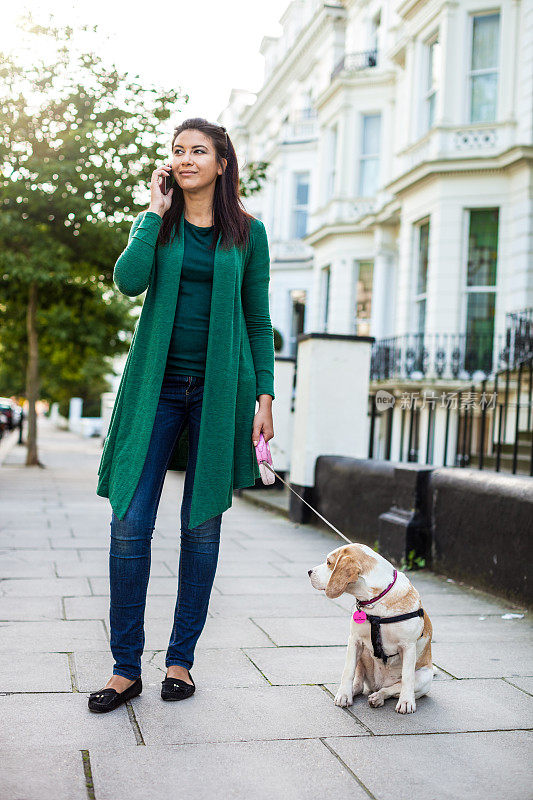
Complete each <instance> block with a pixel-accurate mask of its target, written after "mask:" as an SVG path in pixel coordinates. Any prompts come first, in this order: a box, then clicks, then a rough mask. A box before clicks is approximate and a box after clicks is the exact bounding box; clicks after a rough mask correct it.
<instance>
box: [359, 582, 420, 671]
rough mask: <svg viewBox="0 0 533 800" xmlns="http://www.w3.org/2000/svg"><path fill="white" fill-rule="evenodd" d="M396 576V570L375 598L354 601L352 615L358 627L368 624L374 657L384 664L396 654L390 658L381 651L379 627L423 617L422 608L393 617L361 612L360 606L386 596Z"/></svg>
mask: <svg viewBox="0 0 533 800" xmlns="http://www.w3.org/2000/svg"><path fill="white" fill-rule="evenodd" d="M397 575H398V572H397V570H394V576H393V579H392V581H391V583H389V585H388V586H387V588H386V589H384V590H383V591H382V592H381V593H380V594H378V595H377V596H376V597H372V598H371V599H370V600H356V601H355V604H356V606H357V611H354V613H353V619H354V622H357V623H358V624H359V625H361V624H362V623H363V622H369V623H370V638H371V641H372V648H373V650H374V656H375V657H376V658H381V660H382V661H383V663H384V664H386V663H387V659H388V658H393V656H397V655H398V653H394V654H393V655H392V656H388V655H387V654H386V653H385V651H384V650H383V641H382V639H381V630H380V625H385V624H387V623H389V622H402V621H403V620H404V619H412V618H413V617H423V616H424V609H423V608H418V609H417V610H416V611H410V612H409V613H408V614H397V615H396V616H395V617H377V616H375V615H374V614H367V613H366V611H363V610H362V608H361V606H369V605H371V604H372V603H375V602H376V601H377V600H380V599H381V598H382V597H383V595H385V594H387V592H388V591H390V590H391V589H392V587H393V586H394V584H395V582H396V576H397ZM420 635H422V634H420ZM418 638H420V637H418Z"/></svg>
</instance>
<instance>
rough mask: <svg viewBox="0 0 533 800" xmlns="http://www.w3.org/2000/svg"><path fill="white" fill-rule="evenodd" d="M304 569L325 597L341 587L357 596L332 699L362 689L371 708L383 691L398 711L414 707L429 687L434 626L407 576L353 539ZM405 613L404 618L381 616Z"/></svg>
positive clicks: (342, 700) (349, 698)
mask: <svg viewBox="0 0 533 800" xmlns="http://www.w3.org/2000/svg"><path fill="white" fill-rule="evenodd" d="M308 575H309V577H310V579H311V585H312V586H313V587H314V588H315V589H319V590H321V591H324V592H325V594H326V597H329V598H332V599H334V598H335V597H339V596H340V595H341V594H343V593H346V594H351V595H353V596H354V597H355V598H356V608H357V610H354V615H353V617H352V619H351V623H350V636H349V639H348V648H347V651H346V661H345V664H344V670H343V673H342V677H341V682H340V686H339V689H338V691H337V694H336V695H335V705H337V706H350V705H352V702H353V698H354V697H355V696H356V695H358V694H362V693H365V694H368V702H369V704H370V705H371V706H372V707H373V708H377V707H378V706H382V705H383V704H384V702H385V700H386V699H387V698H388V697H398V702H397V704H396V711H397V712H398V713H399V714H411V713H413V712H414V711H416V699H417V698H418V697H422V696H423V695H425V694H427V693H428V691H429V689H430V686H431V682H432V680H433V675H434V672H435V670H434V667H433V664H432V661H431V637H432V633H433V628H432V626H431V621H430V619H429V616H428V615H427V613H426V612H425V611H424V610H423V609H421V602H420V595H419V593H418V592H417V590H416V589H415V587H414V586H413V585H412V583H411V581H410V580H409V578H407V576H406V575H404V574H403V572H400V571H397V570H395V569H394V567H393V565H392V564H391V563H390V562H389V561H387V559H386V558H383V556H381V555H380V554H379V553H376V552H375V551H374V550H372V548H370V547H367V545H365V544H358V543H354V544H349V545H343V546H341V547H338V548H337V549H336V550H332V551H331V553H329V554H328V556H327V558H326V561H325V562H324V563H323V564H319V565H318V566H317V567H315V568H314V569H310V570H309V571H308ZM366 609H368V610H369V611H368V612H367V611H366ZM404 614H407V615H408V618H407V619H402V620H401V621H397V622H390V623H384V622H383V620H384V619H385V620H386V619H387V618H388V617H396V616H398V615H404ZM356 619H359V620H360V621H359V622H357V621H356Z"/></svg>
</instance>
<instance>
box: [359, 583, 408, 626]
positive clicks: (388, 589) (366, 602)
mask: <svg viewBox="0 0 533 800" xmlns="http://www.w3.org/2000/svg"><path fill="white" fill-rule="evenodd" d="M397 575H398V571H397V570H394V575H393V578H392V581H391V582H390V583H389V585H388V586H387V588H386V589H384V590H383V591H382V592H381V594H378V595H377V596H376V597H372V598H371V599H370V600H356V601H355V604H356V606H357V608H358V609H359V610H360V609H361V606H369V605H370V604H371V603H375V602H376V600H379V599H380V598H382V597H383V595H385V594H387V592H389V591H390V590H391V589H392V587H393V586H394V584H395V583H396V576H397ZM354 619H355V616H354ZM356 621H357V620H356Z"/></svg>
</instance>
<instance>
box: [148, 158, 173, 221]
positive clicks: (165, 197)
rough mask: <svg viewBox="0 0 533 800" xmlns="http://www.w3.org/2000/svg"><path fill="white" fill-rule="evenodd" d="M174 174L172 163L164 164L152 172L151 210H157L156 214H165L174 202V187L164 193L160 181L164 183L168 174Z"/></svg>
mask: <svg viewBox="0 0 533 800" xmlns="http://www.w3.org/2000/svg"><path fill="white" fill-rule="evenodd" d="M171 174H172V168H171V165H170V164H163V166H162V167H157V168H156V169H154V171H153V172H152V179H151V181H150V209H149V210H150V211H155V213H156V214H160V215H161V216H163V214H164V213H165V211H168V209H169V208H170V204H171V202H172V195H173V194H174V187H172V189H171V190H170V191H169V193H168V194H163V192H162V191H161V186H160V183H161V184H162V183H163V177H164V176H165V175H166V176H167V177H168V178H169V177H170V176H171Z"/></svg>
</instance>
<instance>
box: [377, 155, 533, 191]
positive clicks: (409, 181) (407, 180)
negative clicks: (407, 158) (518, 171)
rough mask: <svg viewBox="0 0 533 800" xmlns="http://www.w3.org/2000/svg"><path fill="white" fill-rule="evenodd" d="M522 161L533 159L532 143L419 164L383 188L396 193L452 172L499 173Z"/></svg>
mask: <svg viewBox="0 0 533 800" xmlns="http://www.w3.org/2000/svg"><path fill="white" fill-rule="evenodd" d="M520 161H524V162H531V161H533V146H532V145H516V146H515V147H510V148H509V149H508V150H505V151H504V152H503V153H500V154H499V155H497V156H477V157H472V158H439V159H437V160H435V161H426V162H424V163H422V164H418V165H417V166H416V167H413V169H410V170H409V171H408V172H404V173H403V175H400V176H399V177H397V178H395V179H394V180H393V181H391V182H390V183H387V184H386V185H385V186H384V187H383V189H384V190H385V191H387V192H391V193H394V194H396V195H398V194H400V193H401V192H404V191H407V190H408V189H410V188H412V187H413V186H414V185H415V184H417V183H419V182H420V181H422V180H425V179H427V178H433V177H437V176H439V175H451V174H454V173H455V174H475V173H480V172H481V173H485V174H490V173H493V174H497V173H499V172H502V171H503V170H506V169H508V168H509V167H510V166H513V165H515V164H518V163H519V162H520Z"/></svg>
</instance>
